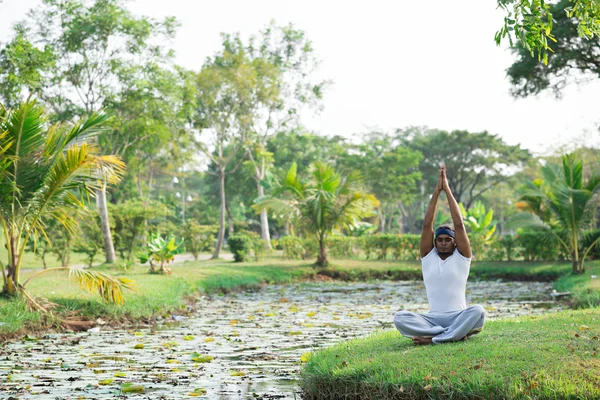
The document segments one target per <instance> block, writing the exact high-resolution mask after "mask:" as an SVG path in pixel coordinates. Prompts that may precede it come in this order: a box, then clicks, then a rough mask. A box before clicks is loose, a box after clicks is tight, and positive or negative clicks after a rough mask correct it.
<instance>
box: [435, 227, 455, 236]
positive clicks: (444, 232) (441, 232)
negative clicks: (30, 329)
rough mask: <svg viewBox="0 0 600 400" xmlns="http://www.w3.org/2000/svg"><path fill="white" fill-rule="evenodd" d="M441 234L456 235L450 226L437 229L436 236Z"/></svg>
mask: <svg viewBox="0 0 600 400" xmlns="http://www.w3.org/2000/svg"><path fill="white" fill-rule="evenodd" d="M440 235H448V236H452V237H454V232H452V231H451V230H450V229H448V228H438V229H437V231H435V237H438V236H440Z"/></svg>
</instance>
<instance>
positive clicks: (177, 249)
mask: <svg viewBox="0 0 600 400" xmlns="http://www.w3.org/2000/svg"><path fill="white" fill-rule="evenodd" d="M184 250H185V249H184V247H183V239H181V240H180V241H179V242H176V241H175V237H174V236H173V235H171V236H169V237H168V238H166V239H165V238H163V237H162V236H161V235H160V234H156V235H152V237H151V239H150V240H149V241H148V244H147V245H146V251H145V252H142V253H140V254H138V259H139V260H140V262H141V263H142V264H143V263H145V262H149V263H150V271H149V272H150V273H160V274H169V273H170V272H171V271H170V270H169V269H167V268H165V264H166V263H169V262H171V261H172V260H173V259H174V258H175V256H176V255H177V254H181V253H183V252H184ZM154 262H157V263H159V265H160V269H159V270H158V271H157V270H156V268H155V267H154Z"/></svg>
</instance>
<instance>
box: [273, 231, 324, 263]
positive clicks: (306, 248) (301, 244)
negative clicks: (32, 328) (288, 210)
mask: <svg viewBox="0 0 600 400" xmlns="http://www.w3.org/2000/svg"><path fill="white" fill-rule="evenodd" d="M279 243H280V245H281V248H282V250H283V257H284V258H288V259H292V260H300V259H302V260H306V259H307V258H312V257H315V256H316V254H317V253H318V252H319V245H318V243H317V241H316V240H315V239H303V238H300V237H297V236H284V237H282V238H281V239H279Z"/></svg>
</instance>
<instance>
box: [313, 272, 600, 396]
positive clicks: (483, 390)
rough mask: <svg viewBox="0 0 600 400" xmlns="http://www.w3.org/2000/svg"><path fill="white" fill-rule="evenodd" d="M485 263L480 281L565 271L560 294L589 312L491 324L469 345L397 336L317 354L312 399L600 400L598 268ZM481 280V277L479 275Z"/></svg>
mask: <svg viewBox="0 0 600 400" xmlns="http://www.w3.org/2000/svg"><path fill="white" fill-rule="evenodd" d="M499 267H500V264H498V263H482V264H480V265H475V266H474V267H473V268H472V271H471V272H472V273H473V272H474V271H476V270H477V269H478V268H481V269H480V270H479V271H480V274H482V273H484V272H485V274H486V275H487V276H498V274H500V275H502V274H504V273H506V274H508V275H510V274H516V275H519V274H523V273H524V274H526V275H532V276H536V274H540V275H541V276H542V277H544V278H546V277H548V276H549V275H550V274H553V273H554V270H558V271H560V272H561V273H562V274H563V276H562V277H560V278H559V279H558V280H557V281H556V282H555V284H554V287H555V289H556V290H557V291H560V292H564V291H570V292H571V293H572V296H571V297H570V298H569V301H570V302H571V304H572V305H573V306H574V307H579V308H584V307H587V309H585V310H577V311H575V310H570V311H562V312H559V313H554V314H546V315H544V316H538V317H522V318H518V319H509V320H502V321H489V322H487V323H486V326H485V330H484V331H483V333H481V334H480V335H476V336H474V337H472V338H471V339H470V340H468V341H466V342H459V343H451V344H444V345H439V346H438V345H436V346H423V347H417V346H414V345H413V344H412V342H411V341H410V340H409V339H406V338H402V337H401V335H400V334H399V333H398V332H397V331H395V330H393V331H387V332H383V333H380V334H376V335H373V336H372V337H369V338H366V339H357V340H353V341H351V342H346V343H341V344H339V345H337V346H334V347H331V348H328V349H325V350H322V351H319V352H317V353H316V354H314V355H313V356H312V357H311V358H310V360H309V362H308V364H307V365H306V367H305V368H304V370H303V372H302V382H301V385H302V387H303V390H304V394H305V398H306V399H316V398H318V399H363V398H371V399H385V400H387V399H507V398H517V399H564V398H573V399H589V398H600V378H599V375H598V371H599V370H600V356H599V355H598V351H599V350H600V341H599V340H598V338H599V337H600V308H597V307H598V306H599V305H600V279H599V278H592V276H600V262H598V261H594V262H589V263H588V264H586V272H585V274H583V275H578V276H574V275H571V274H570V266H569V265H568V264H558V265H551V264H548V265H544V264H539V263H538V264H527V263H521V265H519V264H518V263H517V264H515V265H513V264H509V265H507V266H506V267H505V269H506V271H504V272H502V271H501V270H498V271H497V269H498V268H499ZM476 276H477V275H476ZM526 277H527V276H523V278H526Z"/></svg>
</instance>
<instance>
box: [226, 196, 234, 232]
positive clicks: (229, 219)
mask: <svg viewBox="0 0 600 400" xmlns="http://www.w3.org/2000/svg"><path fill="white" fill-rule="evenodd" d="M225 211H227V236H228V237H229V236H231V235H233V233H234V226H233V216H232V215H231V208H230V207H229V202H225Z"/></svg>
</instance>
